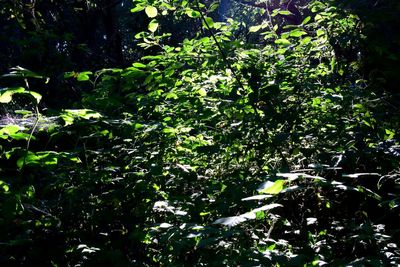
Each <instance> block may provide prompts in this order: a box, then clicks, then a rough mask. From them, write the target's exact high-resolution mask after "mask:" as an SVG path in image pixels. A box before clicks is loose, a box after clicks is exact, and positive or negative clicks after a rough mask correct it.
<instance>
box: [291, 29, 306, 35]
mask: <svg viewBox="0 0 400 267" xmlns="http://www.w3.org/2000/svg"><path fill="white" fill-rule="evenodd" d="M306 34H307V33H306V32H305V31H303V30H299V29H295V30H293V31H291V32H289V36H292V37H301V36H303V35H306Z"/></svg>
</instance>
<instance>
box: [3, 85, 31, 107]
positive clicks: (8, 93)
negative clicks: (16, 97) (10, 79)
mask: <svg viewBox="0 0 400 267" xmlns="http://www.w3.org/2000/svg"><path fill="white" fill-rule="evenodd" d="M24 92H26V91H25V88H23V87H13V88H4V89H2V90H1V91H0V103H9V102H11V100H12V96H13V94H16V93H24Z"/></svg>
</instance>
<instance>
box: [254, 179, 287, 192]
mask: <svg viewBox="0 0 400 267" xmlns="http://www.w3.org/2000/svg"><path fill="white" fill-rule="evenodd" d="M285 182H286V181H285V180H276V181H275V182H271V181H267V182H266V183H264V184H263V185H262V187H261V188H260V189H259V190H258V192H259V193H261V194H272V195H276V194H279V193H280V192H281V191H282V190H283V189H284V185H285Z"/></svg>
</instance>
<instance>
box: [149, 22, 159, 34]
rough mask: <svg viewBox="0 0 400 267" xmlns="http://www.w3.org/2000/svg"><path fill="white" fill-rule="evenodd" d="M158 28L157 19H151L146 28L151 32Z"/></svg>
mask: <svg viewBox="0 0 400 267" xmlns="http://www.w3.org/2000/svg"><path fill="white" fill-rule="evenodd" d="M157 28H158V22H157V20H155V19H153V20H152V21H150V23H149V26H148V29H149V31H151V32H155V31H156V30H157Z"/></svg>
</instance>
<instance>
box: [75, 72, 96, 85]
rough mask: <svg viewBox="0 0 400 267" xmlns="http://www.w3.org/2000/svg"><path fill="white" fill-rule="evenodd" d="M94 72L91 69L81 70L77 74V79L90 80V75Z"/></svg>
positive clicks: (81, 80)
mask: <svg viewBox="0 0 400 267" xmlns="http://www.w3.org/2000/svg"><path fill="white" fill-rule="evenodd" d="M90 74H92V72H91V71H84V72H80V73H79V74H78V76H76V79H77V80H78V81H80V82H84V81H88V80H89V75H90Z"/></svg>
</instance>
